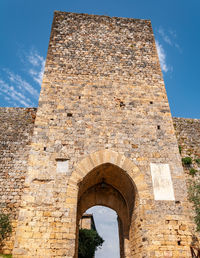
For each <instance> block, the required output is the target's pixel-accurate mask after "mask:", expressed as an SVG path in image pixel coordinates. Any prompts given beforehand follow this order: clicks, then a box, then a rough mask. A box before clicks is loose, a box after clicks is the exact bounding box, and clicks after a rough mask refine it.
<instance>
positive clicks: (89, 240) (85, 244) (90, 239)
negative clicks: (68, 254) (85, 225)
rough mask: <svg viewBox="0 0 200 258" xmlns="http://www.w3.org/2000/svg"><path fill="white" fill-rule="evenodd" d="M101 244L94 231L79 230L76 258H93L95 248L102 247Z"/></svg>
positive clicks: (101, 241) (100, 239) (101, 240)
mask: <svg viewBox="0 0 200 258" xmlns="http://www.w3.org/2000/svg"><path fill="white" fill-rule="evenodd" d="M103 242H104V240H103V239H102V238H101V237H100V236H99V234H98V233H97V231H96V230H93V229H79V246H78V258H93V257H94V253H95V251H96V250H97V247H99V246H102V244H103Z"/></svg>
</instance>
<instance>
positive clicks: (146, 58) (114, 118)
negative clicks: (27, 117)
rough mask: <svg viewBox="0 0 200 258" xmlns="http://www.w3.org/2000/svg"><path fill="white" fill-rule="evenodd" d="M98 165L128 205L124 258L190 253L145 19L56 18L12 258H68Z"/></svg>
mask: <svg viewBox="0 0 200 258" xmlns="http://www.w3.org/2000/svg"><path fill="white" fill-rule="evenodd" d="M20 160H21V159H20ZM24 164H25V163H24ZM104 165H106V166H107V167H108V169H107V171H108V173H106V175H105V180H106V183H107V184H109V185H110V186H112V187H114V188H116V189H117V190H118V192H119V193H121V196H122V197H123V198H124V203H125V204H126V205H127V207H128V209H126V208H124V210H125V209H126V212H127V213H128V216H129V217H130V220H129V225H128V230H129V232H128V233H127V234H126V235H125V236H123V242H124V243H125V244H124V256H125V257H126V258H129V257H189V255H190V249H189V245H190V242H191V235H192V231H193V229H194V224H193V222H192V221H191V211H190V207H189V206H188V201H187V189H186V184H185V175H184V173H183V168H182V164H181V159H180V155H179V150H178V145H177V140H176V137H175V132H174V128H173V121H172V118H171V113H170V109H169V105H168V101H167V96H166V92H165V87H164V82H163V78H162V72H161V69H160V66H159V60H158V55H157V52H156V46H155V41H154V36H153V32H152V28H151V23H150V21H148V20H138V19H128V18H117V17H114V18H111V17H105V16H94V15H86V14H73V13H64V12H56V13H55V16H54V21H53V26H52V32H51V38H50V43H49V49H48V54H47V60H46V67H45V73H44V78H43V84H42V88H41V94H40V99H39V107H38V110H37V117H36V120H35V126H34V132H33V137H32V140H31V146H30V152H29V158H28V161H27V174H26V180H25V182H24V194H23V197H22V201H21V203H20V212H19V217H18V228H17V233H16V238H15V248H14V252H13V254H14V257H20V258H23V257H24V258H27V257H38V258H39V257H41V258H43V257H44V254H45V256H46V257H70V258H71V257H74V256H76V253H77V245H76V242H77V241H76V240H77V229H78V227H77V226H78V223H77V217H79V216H81V214H79V213H78V212H77V211H78V208H79V207H77V203H78V202H79V201H80V200H81V198H83V195H84V193H85V192H86V191H87V190H90V189H93V188H92V187H95V186H96V185H99V186H101V183H102V182H103V177H102V176H104V173H105V171H104V170H105V169H103V168H104ZM25 166H26V164H25ZM115 167H116V169H115ZM116 171H119V173H116ZM162 171H164V172H162ZM165 172H166V173H165ZM153 173H154V174H155V173H159V174H158V175H159V176H157V178H156V179H157V181H156V180H155V181H154V185H153V183H152V175H153ZM166 174H167V175H168V178H167V179H166V178H165V176H166ZM96 175H97V176H96ZM113 175H114V176H113ZM163 175H164V177H163ZM160 177H161V180H160V181H159V179H160ZM88 178H89V179H91V180H88ZM165 180H167V184H165V183H163V182H166V181H165ZM22 183H23V182H22ZM127 184H128V185H129V187H127ZM166 185H167V186H168V185H169V187H168V188H166ZM157 186H159V187H157ZM156 187H157V188H156ZM163 189H164V191H163V192H164V194H163V196H162V198H160V196H159V194H158V193H159V191H160V190H161V191H162V190H163ZM168 189H169V190H170V191H167V190H168ZM81 191H82V192H81ZM169 192H170V195H169ZM105 200H106V198H105ZM112 204H113V205H115V203H113V202H112ZM83 205H85V202H84V203H83ZM110 205H111V204H110ZM88 208H89V207H88ZM77 213H78V214H77ZM122 224H123V220H122ZM123 226H124V225H123ZM123 234H124V232H123Z"/></svg>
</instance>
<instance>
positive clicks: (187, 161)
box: [182, 157, 192, 166]
mask: <svg viewBox="0 0 200 258" xmlns="http://www.w3.org/2000/svg"><path fill="white" fill-rule="evenodd" d="M182 163H183V165H187V166H189V165H191V164H192V158H191V157H185V158H182Z"/></svg>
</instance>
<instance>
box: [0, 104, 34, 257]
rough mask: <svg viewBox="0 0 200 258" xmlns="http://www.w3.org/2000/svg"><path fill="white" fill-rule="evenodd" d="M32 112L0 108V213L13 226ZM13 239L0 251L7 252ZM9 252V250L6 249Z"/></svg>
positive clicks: (29, 136) (23, 173)
mask: <svg viewBox="0 0 200 258" xmlns="http://www.w3.org/2000/svg"><path fill="white" fill-rule="evenodd" d="M35 115H36V109H35V108H0V212H2V213H8V214H10V215H11V219H12V227H13V233H14V232H15V227H16V218H17V216H18V210H19V205H20V201H21V195H22V190H23V183H24V180H25V174H26V172H27V159H28V154H29V150H30V142H31V136H32V133H33V127H34V121H35ZM12 248H13V238H12V239H11V240H9V241H7V242H6V246H5V247H4V252H5V253H6V252H8V253H10V251H11V250H12ZM10 249H11V250H10Z"/></svg>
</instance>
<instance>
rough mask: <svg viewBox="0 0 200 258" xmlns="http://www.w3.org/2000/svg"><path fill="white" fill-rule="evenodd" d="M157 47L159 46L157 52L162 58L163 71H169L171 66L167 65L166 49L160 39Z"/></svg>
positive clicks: (160, 58)
mask: <svg viewBox="0 0 200 258" xmlns="http://www.w3.org/2000/svg"><path fill="white" fill-rule="evenodd" d="M156 48H157V52H158V57H159V60H160V65H161V69H162V71H163V72H165V73H166V72H168V71H169V69H170V68H169V66H168V65H167V62H166V53H165V51H164V48H163V46H162V45H161V44H160V43H159V41H158V40H156Z"/></svg>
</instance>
